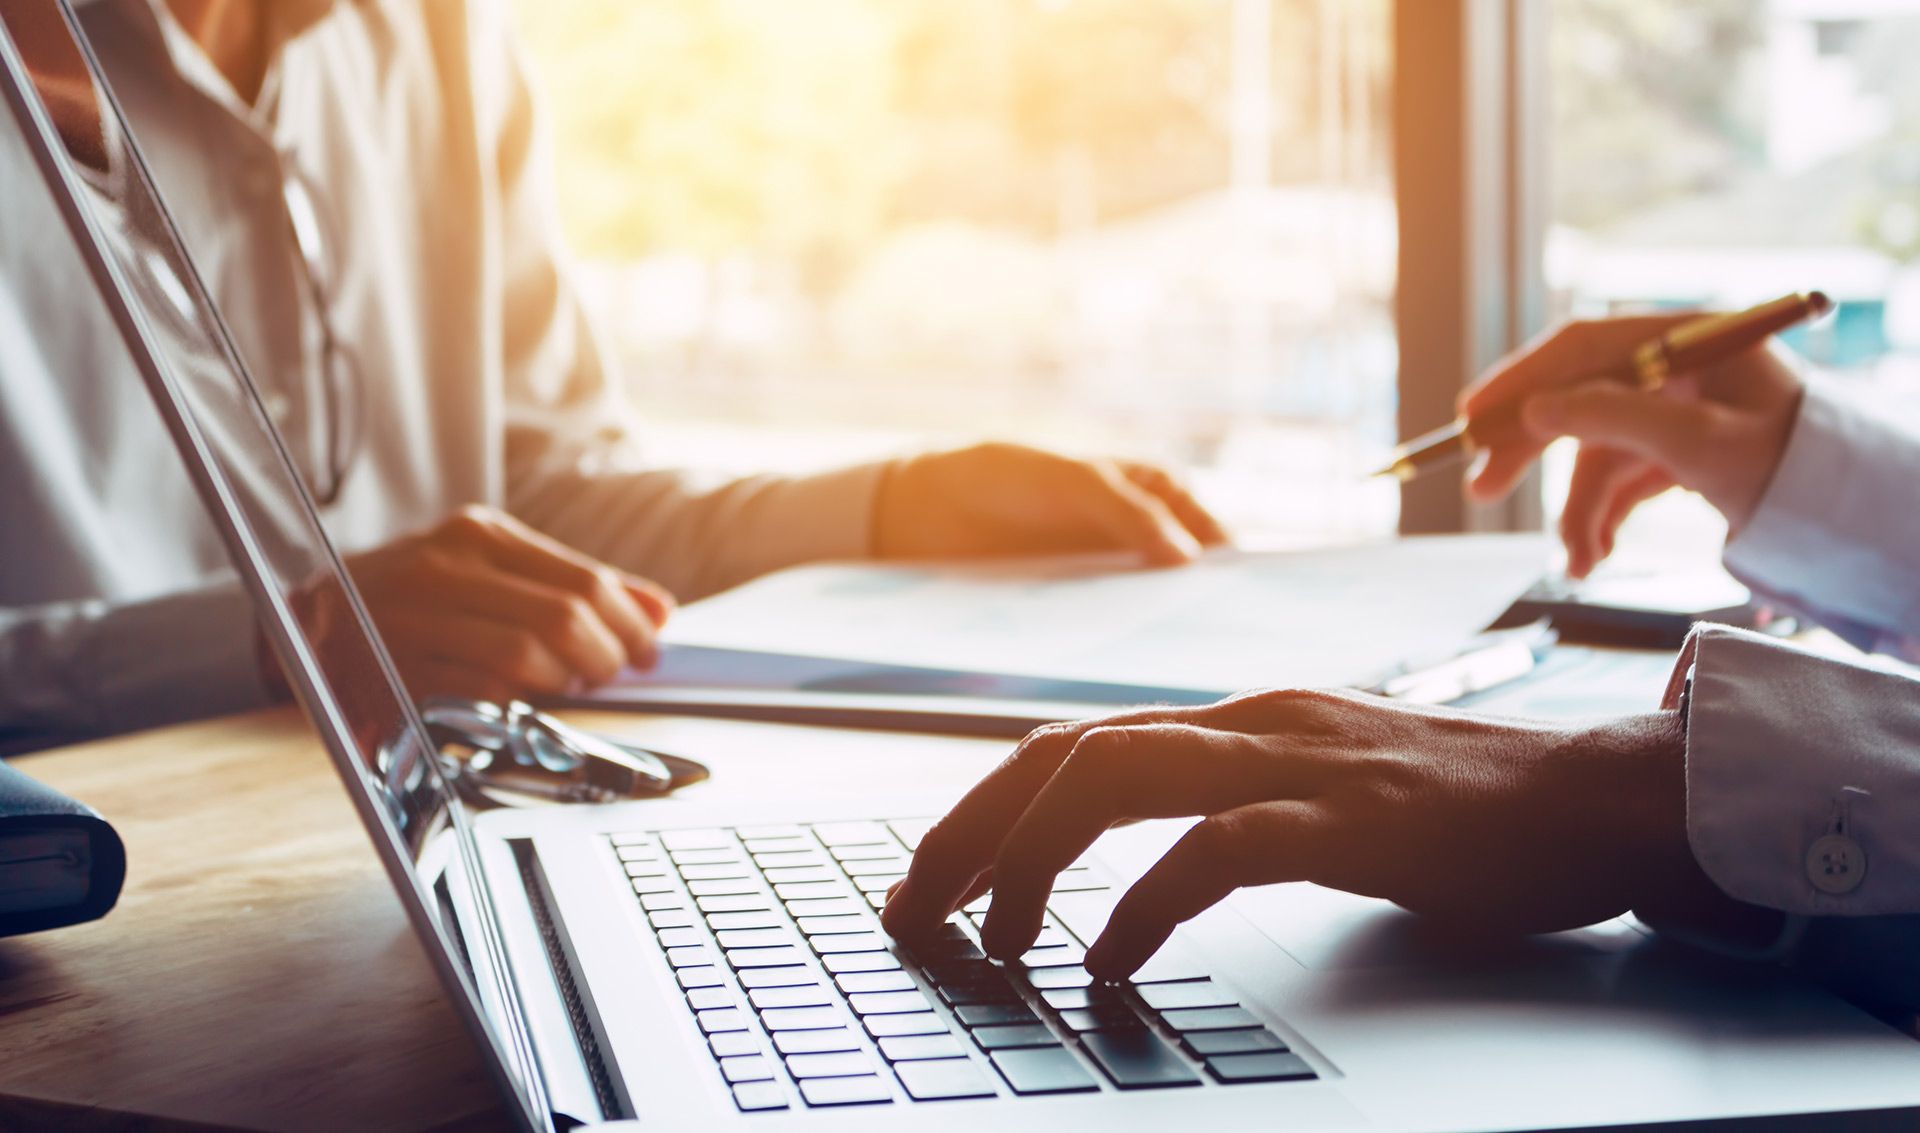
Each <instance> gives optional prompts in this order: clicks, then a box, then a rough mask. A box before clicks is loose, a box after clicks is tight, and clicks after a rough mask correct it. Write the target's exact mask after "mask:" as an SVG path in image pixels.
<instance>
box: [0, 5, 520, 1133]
mask: <svg viewBox="0 0 1920 1133" xmlns="http://www.w3.org/2000/svg"><path fill="white" fill-rule="evenodd" d="M80 27H81V25H80V23H79V22H78V21H77V20H75V19H74V17H73V13H72V9H71V8H70V7H69V6H68V4H67V3H66V0H61V2H60V3H59V4H58V5H56V4H52V3H46V2H44V0H0V28H4V32H5V34H0V63H3V64H4V66H0V93H3V94H4V96H5V101H6V105H7V110H8V111H9V112H8V113H6V114H0V239H4V240H6V241H8V242H9V244H10V245H11V246H13V247H15V248H20V247H33V248H36V249H37V250H38V251H39V252H40V253H41V255H40V256H38V257H37V258H36V260H35V261H34V262H32V263H31V265H30V268H29V269H28V270H24V271H23V270H21V269H20V268H18V267H15V268H10V269H7V270H8V271H9V273H10V274H11V275H13V277H12V278H9V277H8V276H7V275H0V320H3V319H4V318H5V317H6V316H7V314H8V311H9V309H10V308H12V307H14V306H15V305H14V304H9V303H8V302H7V298H6V294H5V292H6V291H7V289H9V288H36V287H43V286H48V285H49V281H71V282H72V284H73V285H74V288H75V290H76V292H77V293H76V294H75V295H74V297H73V303H72V309H73V312H74V317H75V318H77V319H78V318H89V317H90V318H92V319H94V320H95V321H96V322H97V323H98V325H99V334H100V336H101V337H102V338H103V339H108V338H117V339H118V341H119V342H120V343H121V344H123V345H124V348H125V349H124V354H123V355H122V357H123V359H124V363H125V364H124V366H120V367H115V369H117V370H118V371H119V372H118V373H101V372H97V371H94V372H88V373H85V374H81V373H73V374H61V375H59V377H60V378H61V380H66V381H94V382H103V383H109V382H112V381H114V380H116V379H122V380H126V381H129V382H130V381H132V380H133V378H132V375H134V374H137V375H138V376H139V378H140V380H141V381H142V382H143V383H144V385H145V387H146V390H147V392H148V394H150V395H151V397H152V400H153V402H154V404H155V406H156V408H157V410H158V413H159V417H160V418H161V420H163V421H164V423H165V425H166V428H167V430H168V432H169V433H170V435H171V438H172V440H173V442H174V445H175V447H176V448H177V449H178V450H179V452H180V454H181V456H182V458H183V460H184V462H185V465H186V468H187V471H188V473H189V475H190V476H191V477H192V479H193V481H194V484H195V487H196V488H197V489H198V491H199V493H200V496H201V498H202V499H203V501H204V502H205V503H206V505H207V508H208V511H209V512H210V513H211V514H212V516H213V519H214V521H215V524H216V526H217V527H218V528H219V530H220V533H221V535H222V537H223V538H224V539H225V541H226V544H227V550H228V552H229V554H230V556H231V558H232V560H233V563H234V566H235V568H236V570H237V573H238V575H239V579H240V584H243V585H245V586H247V587H248V588H249V590H250V591H251V593H252V597H253V600H254V607H255V609H256V611H258V613H259V615H260V620H261V623H262V626H263V629H264V631H265V632H266V634H267V636H268V638H269V639H270V640H271V641H272V643H273V645H274V647H275V650H276V652H277V654H278V657H279V659H280V663H281V667H282V669H283V671H284V672H285V673H286V676H287V679H288V682H289V684H291V685H292V686H293V688H294V689H295V691H296V693H297V694H298V695H299V698H300V700H301V702H302V704H303V705H304V707H305V708H306V710H307V713H308V715H309V717H310V718H311V719H312V721H313V723H314V725H315V727H316V729H317V730H318V731H319V732H320V734H321V736H322V738H323V739H324V740H325V741H326V742H327V746H328V748H329V750H330V751H331V752H332V754H333V757H334V760H335V763H336V765H337V766H338V768H339V770H340V772H341V776H342V778H343V779H344V780H345V782H346V785H347V789H348V793H349V794H350V795H352V796H353V799H354V802H355V805H356V807H357V809H358V810H359V812H360V815H361V818H362V820H363V821H364V822H365V823H366V825H367V827H368V829H369V831H370V832H371V833H372V835H373V838H374V841H375V843H376V848H377V849H378V850H379V851H380V854H381V857H382V859H383V862H384V863H385V865H386V867H387V869H388V872H389V873H390V874H391V875H392V879H393V881H394V884H395V887H396V888H397V889H398V891H399V892H400V895H401V898H402V900H403V902H404V903H405V904H406V906H407V911H408V914H409V917H410V918H411V919H412V921H413V924H414V927H415V929H416V931H417V932H418V933H419V934H420V935H421V937H422V939H423V941H424V943H425V944H426V945H427V951H428V954H429V956H430V957H432V959H433V961H434V963H435V964H436V966H437V967H438V968H439V969H440V975H441V977H442V979H443V981H444V982H445V983H446V985H447V988H448V990H449V992H450V993H451V994H452V996H453V998H454V1000H455V1005H456V1007H457V1008H458V1009H459V1010H460V1013H461V1014H462V1015H463V1016H465V1017H466V1019H467V1021H468V1022H469V1024H470V1025H471V1026H472V1028H473V1029H474V1031H475V1033H476V1034H477V1035H478V1036H479V1038H480V1039H481V1043H482V1046H483V1048H485V1053H486V1054H488V1055H489V1061H490V1062H491V1063H492V1064H493V1067H494V1069H495V1071H496V1074H497V1075H498V1076H499V1077H500V1078H501V1081H502V1085H503V1086H505V1087H506V1088H507V1089H508V1090H509V1091H510V1096H512V1097H514V1098H515V1099H516V1101H517V1102H518V1105H519V1107H520V1108H521V1112H520V1113H519V1114H518V1115H517V1116H519V1117H520V1118H521V1119H522V1120H523V1122H524V1123H526V1124H528V1125H530V1126H533V1127H546V1126H547V1125H548V1124H549V1118H548V1117H547V1107H546V1106H545V1105H544V1104H543V1095H544V1091H543V1090H542V1088H541V1086H540V1081H539V1076H538V1073H537V1069H536V1063H535V1059H534V1056H533V1053H532V1048H531V1045H530V1043H529V1042H528V1040H527V1037H526V1034H525V1031H524V1027H523V1024H522V1020H523V1016H522V1015H521V1012H520V1010H519V1004H518V999H517V996H516V995H515V993H514V990H513V985H512V982H511V979H510V978H509V976H508V973H507V968H506V964H505V960H504V955H503V951H502V948H501V945H500V942H499V940H498V939H497V937H495V936H494V935H493V934H492V933H493V924H494V922H493V918H492V917H491V916H490V915H489V912H490V904H489V899H488V895H487V893H486V891H485V889H484V888H483V887H482V886H480V885H478V884H476V883H475V879H476V878H477V877H478V867H477V862H478V857H477V854H476V851H475V847H474V843H473V838H472V834H471V830H470V827H469V825H468V822H467V817H466V814H465V813H464V811H463V810H462V807H461V805H460V801H459V799H458V798H457V797H456V796H455V794H454V793H453V792H452V790H450V789H449V786H448V784H447V782H446V780H445V779H444V778H443V777H442V775H441V772H440V768H439V765H438V763H437V761H436V750H435V747H434V745H433V744H432V743H431V741H430V740H429V739H428V737H427V734H426V731H425V729H424V728H423V727H422V725H421V723H420V721H419V718H418V716H417V714H416V713H415V711H414V709H413V706H412V704H411V702H410V701H409V700H408V698H407V697H406V695H405V693H404V690H403V688H402V686H401V684H400V682H399V680H398V678H397V676H396V675H395V672H394V670H393V667H392V665H391V663H390V662H389V660H388V658H387V656H386V654H385V651H384V650H383V648H382V646H381V644H380V641H379V638H378V636H377V635H376V633H375V632H374V630H373V627H372V624H371V622H370V621H369V620H368V618H367V615H366V611H365V610H364V608H363V607H362V606H361V603H360V600H359V597H358V595H357V594H356V592H355V590H354V588H353V585H352V582H351V581H350V579H349V578H348V576H347V574H346V572H345V570H344V569H343V567H342V566H341V563H340V560H339V559H338V557H337V556H336V554H335V553H334V549H333V547H332V545H331V544H330V542H329V541H328V538H327V536H326V533H325V531H324V529H323V528H322V527H321V525H320V521H319V519H318V517H317V515H316V513H315V510H314V506H313V503H312V500H311V498H310V496H309V494H308V492H307V490H306V487H305V485H304V483H303V481H302V479H301V476H300V474H299V472H298V471H296V468H295V465H294V464H293V462H292V461H291V460H290V459H289V455H288V451H287V449H286V446H285V445H284V444H283V443H282V440H281V438H280V436H279V435H278V434H277V432H276V430H275V428H274V426H273V424H272V420H271V418H270V417H269V416H268V413H267V411H266V409H265V408H264V407H263V404H262V401H261V398H260V396H259V393H258V391H257V389H256V388H255V386H254V383H253V381H252V380H251V378H250V377H249V375H248V373H247V371H246V368H245V366H244V365H243V364H242V362H241V360H240V358H239V355H238V354H237V352H236V351H235V349H234V347H233V344H232V342H231V340H230V339H229V337H228V334H227V331H226V328H225V326H224V324H223V323H222V321H221V318H220V314H219V312H218V311H217V310H216V308H215V307H214V305H213V303H212V302H211V300H210V299H209V298H208V295H207V292H206V290H205V288H204V287H203V286H202V284H201V281H200V278H199V276H198V274H197V272H196V271H195V269H194V265H193V263H192V261H191V259H190V258H189V257H188V256H187V254H186V252H185V250H184V248H183V246H182V244H181V242H180V239H179V236H178V233H177V231H176V229H175V227H174V225H173V223H172V221H171V219H170V217H169V214H168V212H167V210H166V208H165V206H164V204H163V203H162V201H161V199H160V197H159V194H158V193H157V191H156V190H155V188H154V185H153V182H152V180H151V178H150V176H149V174H148V171H147V169H146V166H145V164H144V162H143V161H142V159H141V156H140V154H139V152H138V149H137V147H136V145H135V144H134V143H133V141H132V139H131V135H130V133H129V131H128V129H127V127H126V123H125V119H124V118H123V117H122V115H121V114H120V112H119V109H118V107H117V105H116V104H115V103H114V100H113V98H112V95H111V91H110V89H109V87H108V85H107V83H106V79H105V77H104V76H103V75H102V73H101V72H100V69H99V67H98V65H97V63H96V62H95V60H94V59H93V58H92V55H91V52H90V51H89V49H88V48H87V46H86V41H85V38H84V34H82V33H81V32H80V31H78V30H77V29H79V28H80ZM9 229H11V230H12V233H11V234H8V230H9ZM61 231H64V232H65V234H66V236H67V238H66V239H60V238H57V237H55V238H49V234H50V233H59V232H61ZM29 237H31V242H30V243H28V242H27V241H28V240H29ZM7 262H8V263H15V264H17V263H19V262H20V261H19V260H17V259H15V258H14V257H8V258H7ZM23 277H24V278H23ZM14 329H15V330H16V331H18V333H21V334H24V335H26V336H27V337H28V338H29V339H30V338H31V335H32V328H30V327H24V328H14ZM28 349H29V350H31V347H30V346H29V347H28ZM109 349H111V347H109ZM47 364H48V365H52V366H56V367H57V366H58V360H48V362H47ZM101 396H103V397H112V396H131V397H138V396H140V394H139V393H138V391H137V390H135V389H133V388H132V387H131V386H129V387H128V388H126V389H125V390H118V389H115V390H110V391H108V390H103V391H101ZM462 903H464V904H465V905H466V907H469V908H472V909H474V910H475V911H476V913H477V915H475V916H474V917H472V918H471V919H470V924H469V925H468V928H469V931H468V932H467V933H466V934H465V936H464V937H463V936H462V934H461V933H460V932H459V931H458V930H457V929H456V927H455V924H454V919H453V913H452V907H453V906H454V905H456V904H462ZM476 929H477V931H475V930H476ZM476 936H477V937H479V939H474V937H476ZM456 941H462V942H463V943H464V944H465V945H466V947H464V948H460V947H456V946H455V942H456ZM469 965H471V966H469Z"/></svg>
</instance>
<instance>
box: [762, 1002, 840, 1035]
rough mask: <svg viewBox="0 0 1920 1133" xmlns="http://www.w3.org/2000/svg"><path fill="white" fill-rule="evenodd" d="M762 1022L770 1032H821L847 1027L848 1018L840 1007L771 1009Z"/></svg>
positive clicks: (763, 1016) (764, 1015)
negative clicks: (832, 1028) (831, 1028)
mask: <svg viewBox="0 0 1920 1133" xmlns="http://www.w3.org/2000/svg"><path fill="white" fill-rule="evenodd" d="M760 1021H761V1022H762V1023H764V1024H766V1027H767V1030H769V1031H819V1030H825V1029H827V1028H829V1027H841V1026H845V1025H846V1022H847V1016H846V1014H845V1013H844V1012H842V1011H841V1010H840V1009H839V1008H838V1007H770V1008H768V1009H767V1010H765V1011H762V1012H760Z"/></svg>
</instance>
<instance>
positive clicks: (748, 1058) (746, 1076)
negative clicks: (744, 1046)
mask: <svg viewBox="0 0 1920 1133" xmlns="http://www.w3.org/2000/svg"><path fill="white" fill-rule="evenodd" d="M720 1073H721V1075H722V1076H723V1077H725V1078H726V1080H727V1081H729V1082H764V1081H766V1080H768V1079H769V1078H772V1077H773V1066H772V1065H771V1064H769V1063H768V1062H767V1060H766V1059H765V1058H763V1057H761V1056H760V1055H757V1054H748V1055H742V1056H741V1057H739V1058H723V1059H721V1060H720Z"/></svg>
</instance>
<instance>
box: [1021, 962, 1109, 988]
mask: <svg viewBox="0 0 1920 1133" xmlns="http://www.w3.org/2000/svg"><path fill="white" fill-rule="evenodd" d="M1027 982H1028V983H1030V984H1032V985H1033V986H1034V987H1036V988H1039V989H1041V990H1042V991H1044V990H1046V989H1048V988H1056V987H1088V986H1090V985H1092V983H1093V977H1092V976H1091V975H1088V974H1087V970H1086V969H1085V968H1083V967H1080V966H1079V965H1078V964H1075V965H1073V966H1072V967H1067V968H1032V969H1029V970H1028V971H1027Z"/></svg>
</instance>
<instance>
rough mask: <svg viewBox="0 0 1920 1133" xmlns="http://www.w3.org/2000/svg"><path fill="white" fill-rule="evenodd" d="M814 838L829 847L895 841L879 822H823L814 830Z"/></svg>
mask: <svg viewBox="0 0 1920 1133" xmlns="http://www.w3.org/2000/svg"><path fill="white" fill-rule="evenodd" d="M813 836H814V837H816V838H818V839H820V841H821V842H822V843H823V844H824V845H828V846H857V845H866V844H870V843H874V842H887V843H891V842H892V841H893V835H891V834H889V833H887V828H886V827H884V826H882V825H880V824H879V823H878V822H822V823H820V824H818V825H817V826H815V827H814V828H813Z"/></svg>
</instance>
